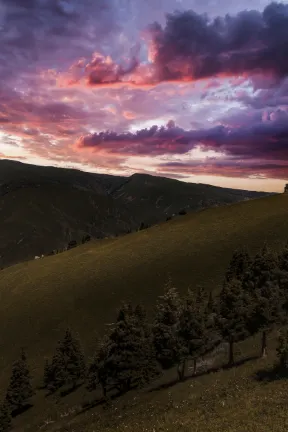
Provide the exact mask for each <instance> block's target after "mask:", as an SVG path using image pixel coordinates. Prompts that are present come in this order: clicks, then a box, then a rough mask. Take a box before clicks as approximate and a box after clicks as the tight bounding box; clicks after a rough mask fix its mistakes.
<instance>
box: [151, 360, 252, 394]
mask: <svg viewBox="0 0 288 432" xmlns="http://www.w3.org/2000/svg"><path fill="white" fill-rule="evenodd" d="M257 359H259V356H249V357H246V358H244V359H241V360H237V361H236V362H234V364H233V365H223V366H217V367H212V368H209V369H207V370H204V371H199V372H197V373H196V374H195V375H186V376H185V378H184V379H183V380H182V381H179V380H178V379H177V378H175V379H173V380H171V381H169V382H166V383H164V384H160V385H158V386H157V387H153V388H151V389H150V390H149V392H154V391H159V390H164V389H168V388H170V387H173V386H174V385H176V384H179V383H180V382H186V381H189V380H191V379H194V378H199V377H201V376H205V375H210V374H211V373H216V372H219V371H221V370H229V369H234V368H237V367H239V366H242V365H244V364H245V363H248V362H250V361H253V360H257Z"/></svg>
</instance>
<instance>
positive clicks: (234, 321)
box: [217, 279, 250, 366]
mask: <svg viewBox="0 0 288 432" xmlns="http://www.w3.org/2000/svg"><path fill="white" fill-rule="evenodd" d="M249 309H250V302H249V296H248V295H247V293H246V292H245V291H244V290H243V288H242V284H241V281H239V280H237V279H231V280H230V281H229V282H225V283H224V286H223V288H222V291H221V293H220V296H219V313H218V318H217V321H218V327H219V330H220V332H221V335H222V338H223V340H224V341H226V342H228V344H229V360H228V365H229V366H233V364H234V344H235V342H238V341H241V340H244V339H246V338H247V337H248V336H249V331H248V328H247V320H248V317H249Z"/></svg>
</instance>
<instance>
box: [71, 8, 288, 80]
mask: <svg viewBox="0 0 288 432" xmlns="http://www.w3.org/2000/svg"><path fill="white" fill-rule="evenodd" d="M144 38H145V39H146V40H147V43H148V45H149V53H148V57H149V60H150V63H149V64H147V62H142V63H141V62H140V52H138V57H137V56H136V55H134V56H132V57H130V58H131V59H130V60H128V64H127V65H126V67H125V66H123V65H122V64H117V63H115V62H114V61H113V60H112V58H110V57H106V58H105V57H103V56H101V55H100V54H98V53H97V54H95V55H94V57H93V58H92V61H85V60H83V59H82V62H81V65H80V64H79V63H78V67H79V68H82V70H81V73H80V74H78V77H74V79H73V78H72V79H70V80H69V79H68V83H70V84H75V82H78V81H79V80H81V79H82V78H83V77H85V79H86V82H87V84H88V85H95V86H96V85H98V86H99V85H107V84H109V85H119V84H120V83H126V84H131V85H142V86H143V85H155V84H158V83H161V82H175V81H176V82H177V81H184V82H185V81H196V80H199V79H205V78H209V77H213V76H235V75H251V74H259V72H260V73H262V74H269V75H273V76H274V77H275V78H277V79H282V78H284V77H286V76H287V73H288V65H287V61H286V53H287V48H288V5H284V4H281V3H271V4H270V5H268V6H267V7H266V8H265V9H264V11H263V12H262V13H261V12H259V11H256V10H251V11H242V12H240V13H238V14H237V15H235V16H230V15H226V16H224V17H220V16H219V17H216V18H213V19H209V18H208V17H207V15H201V14H198V13H196V12H194V11H191V10H189V11H185V12H174V13H172V14H168V15H167V21H166V25H165V26H164V27H162V26H161V25H160V24H159V23H157V22H155V23H154V24H152V25H150V26H149V28H148V30H146V32H145V33H144ZM126 62H127V59H126ZM73 71H75V70H74V68H73ZM70 72H71V70H70ZM68 76H69V74H68Z"/></svg>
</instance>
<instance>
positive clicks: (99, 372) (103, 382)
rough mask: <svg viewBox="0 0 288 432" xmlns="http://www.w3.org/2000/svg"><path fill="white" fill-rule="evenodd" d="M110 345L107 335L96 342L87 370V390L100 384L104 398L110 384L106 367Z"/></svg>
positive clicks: (108, 371)
mask: <svg viewBox="0 0 288 432" xmlns="http://www.w3.org/2000/svg"><path fill="white" fill-rule="evenodd" d="M110 347H111V344H110V341H109V337H108V336H107V335H105V336H104V337H103V339H102V340H100V342H99V344H98V347H97V349H96V353H95V355H94V358H93V360H92V362H91V364H90V367H89V370H88V390H90V391H92V390H95V389H96V388H97V386H98V384H100V386H101V389H102V394H103V397H104V398H106V396H107V391H108V386H109V385H111V384H112V382H111V378H112V377H111V376H109V373H110V370H109V367H108V359H109V355H110Z"/></svg>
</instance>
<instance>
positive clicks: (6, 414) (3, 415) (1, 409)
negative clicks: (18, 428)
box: [0, 401, 12, 432]
mask: <svg viewBox="0 0 288 432" xmlns="http://www.w3.org/2000/svg"><path fill="white" fill-rule="evenodd" d="M11 428H12V420H11V413H10V408H9V405H8V403H7V401H4V402H3V404H2V405H1V406H0V432H9V431H10V430H11Z"/></svg>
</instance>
